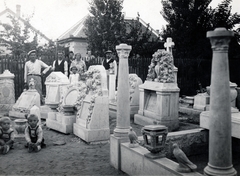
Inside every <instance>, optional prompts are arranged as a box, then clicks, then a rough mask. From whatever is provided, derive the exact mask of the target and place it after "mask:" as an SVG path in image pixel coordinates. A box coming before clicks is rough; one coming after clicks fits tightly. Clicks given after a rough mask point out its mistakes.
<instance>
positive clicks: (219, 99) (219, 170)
mask: <svg viewBox="0 0 240 176" xmlns="http://www.w3.org/2000/svg"><path fill="white" fill-rule="evenodd" d="M233 35H234V33H233V32H231V31H227V30H226V29H225V28H216V29H215V30H214V31H209V32H207V37H208V38H209V39H210V42H211V45H212V50H213V60H212V75H211V93H210V117H211V119H210V126H209V129H210V130H209V161H208V165H207V166H206V167H205V169H204V173H205V175H211V176H212V175H214V176H219V175H226V176H227V175H228V176H230V175H237V172H236V170H235V169H234V168H233V165H232V142H231V131H232V130H231V128H232V127H231V104H230V91H229V66H228V47H229V42H230V38H231V37H232V36H233Z"/></svg>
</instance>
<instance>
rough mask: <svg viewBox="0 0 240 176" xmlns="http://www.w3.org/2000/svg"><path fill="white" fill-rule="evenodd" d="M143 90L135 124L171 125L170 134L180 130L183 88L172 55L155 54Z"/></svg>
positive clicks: (168, 53)
mask: <svg viewBox="0 0 240 176" xmlns="http://www.w3.org/2000/svg"><path fill="white" fill-rule="evenodd" d="M139 91H140V99H139V111H138V114H135V115H134V123H136V124H139V125H142V126H145V125H152V124H156V123H157V124H161V125H165V126H167V127H168V129H169V131H173V130H176V129H178V127H179V120H178V109H179V106H178V102H179V88H178V86H177V81H176V77H175V75H174V65H173V57H172V54H171V53H170V52H167V51H165V50H158V51H157V52H155V53H154V55H153V59H152V61H151V64H150V66H149V70H148V75H147V80H146V81H145V82H144V84H142V85H140V86H139Z"/></svg>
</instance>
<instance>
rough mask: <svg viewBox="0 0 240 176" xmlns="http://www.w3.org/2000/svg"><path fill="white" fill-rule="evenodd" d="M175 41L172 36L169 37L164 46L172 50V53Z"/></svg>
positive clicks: (169, 50)
mask: <svg viewBox="0 0 240 176" xmlns="http://www.w3.org/2000/svg"><path fill="white" fill-rule="evenodd" d="M174 45H175V44H174V42H173V41H172V38H171V37H168V38H167V41H166V42H165V43H164V47H165V48H166V50H167V51H168V52H171V53H172V48H173V47H174Z"/></svg>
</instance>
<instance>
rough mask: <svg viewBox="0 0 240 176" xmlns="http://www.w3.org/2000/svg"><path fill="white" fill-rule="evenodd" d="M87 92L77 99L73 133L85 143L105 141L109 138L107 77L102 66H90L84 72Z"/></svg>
mask: <svg viewBox="0 0 240 176" xmlns="http://www.w3.org/2000/svg"><path fill="white" fill-rule="evenodd" d="M86 75H87V77H86V86H87V89H88V92H87V94H86V95H85V96H81V97H83V98H80V99H79V102H78V104H79V107H78V113H77V117H76V123H74V124H73V133H74V134H75V135H76V136H78V137H80V138H81V139H83V140H84V141H86V142H97V141H105V140H108V139H109V137H110V129H109V110H108V104H109V103H108V89H107V75H106V71H105V69H104V67H103V66H101V65H97V66H91V67H89V69H88V71H87V72H86Z"/></svg>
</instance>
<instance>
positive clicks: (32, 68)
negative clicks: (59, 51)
mask: <svg viewBox="0 0 240 176" xmlns="http://www.w3.org/2000/svg"><path fill="white" fill-rule="evenodd" d="M28 57H29V59H30V60H29V61H27V62H26V63H25V67H24V83H25V86H26V85H28V84H29V81H30V79H31V78H33V79H34V81H35V89H36V90H37V91H38V93H39V94H40V99H41V104H43V103H44V100H43V96H42V78H41V69H42V68H48V67H50V68H51V66H48V65H47V64H45V63H44V62H42V61H41V60H38V59H37V53H36V50H32V51H30V52H29V53H28Z"/></svg>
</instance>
